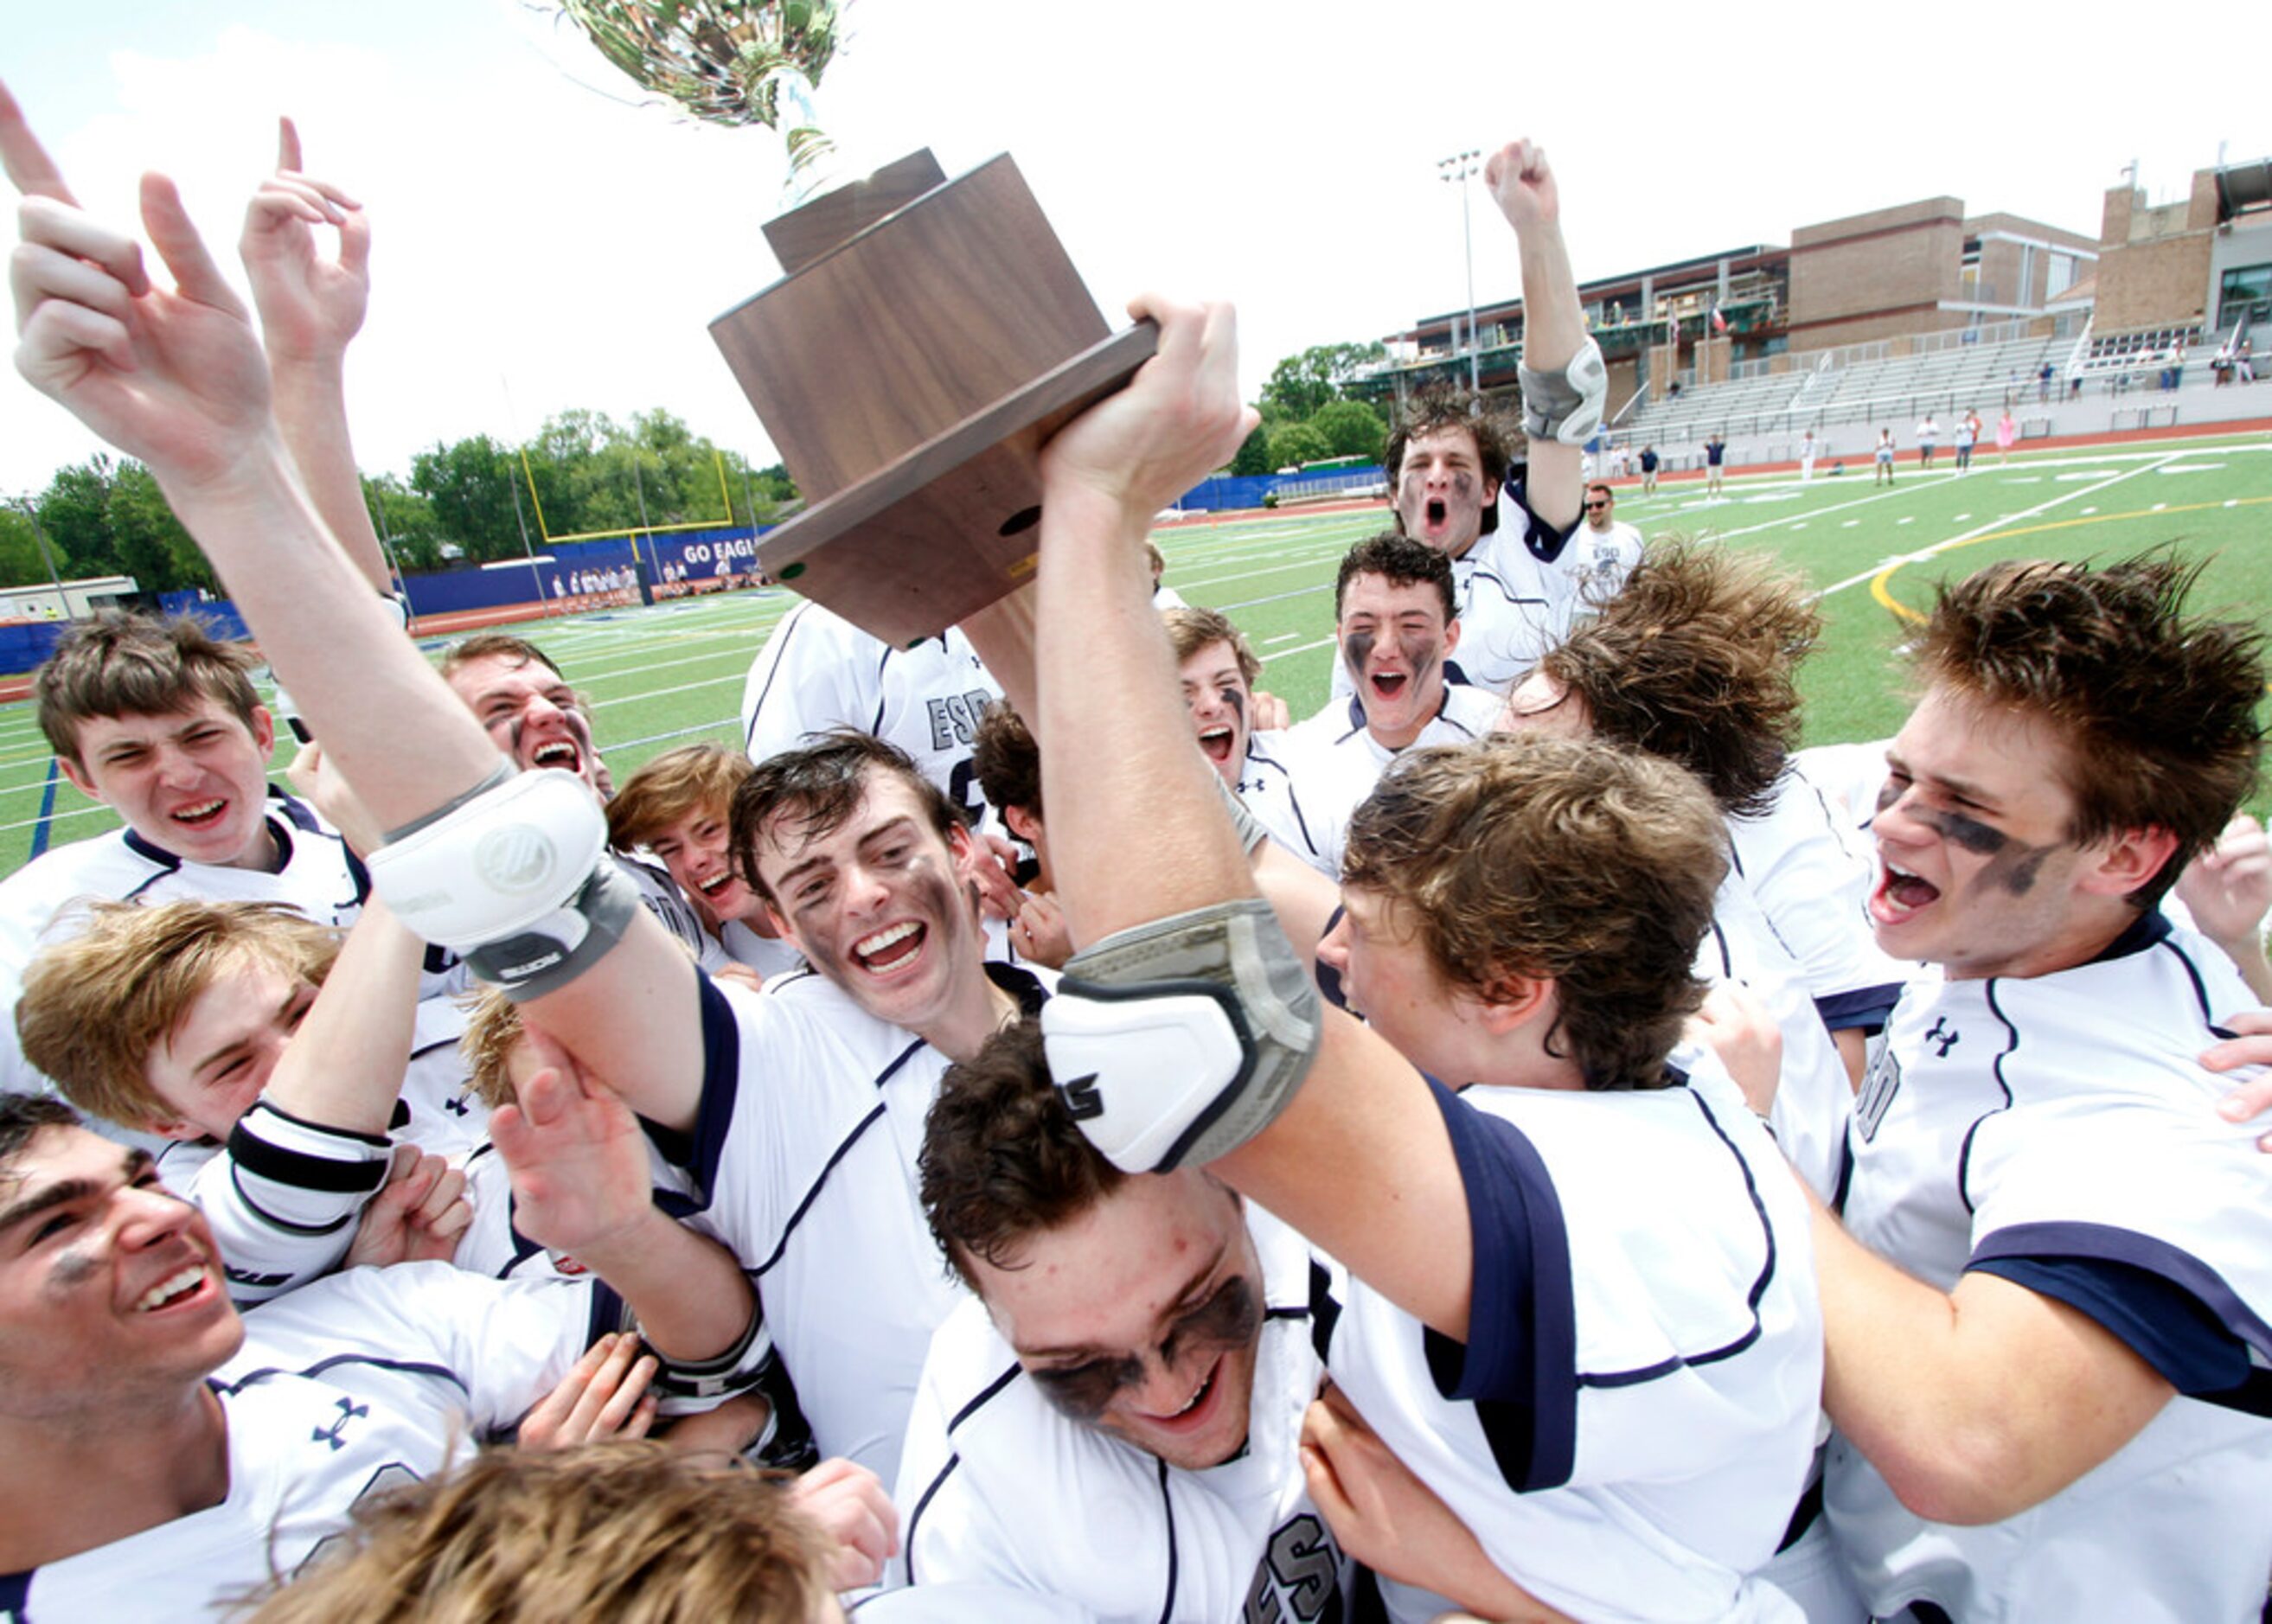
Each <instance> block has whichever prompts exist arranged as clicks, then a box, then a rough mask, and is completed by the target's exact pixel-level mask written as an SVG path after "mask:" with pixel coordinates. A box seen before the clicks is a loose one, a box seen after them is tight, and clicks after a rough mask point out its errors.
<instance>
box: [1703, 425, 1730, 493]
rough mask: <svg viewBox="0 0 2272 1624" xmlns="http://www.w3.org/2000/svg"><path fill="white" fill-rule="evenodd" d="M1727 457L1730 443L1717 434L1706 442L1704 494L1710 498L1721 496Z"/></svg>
mask: <svg viewBox="0 0 2272 1624" xmlns="http://www.w3.org/2000/svg"><path fill="white" fill-rule="evenodd" d="M1727 455H1728V443H1727V442H1726V441H1725V440H1723V439H1722V438H1721V437H1720V436H1719V435H1718V434H1717V433H1715V434H1714V435H1713V436H1712V437H1711V438H1710V439H1708V440H1707V441H1705V442H1704V494H1705V495H1708V496H1716V495H1719V494H1720V491H1721V484H1722V480H1723V477H1724V476H1723V473H1722V468H1723V464H1724V462H1725V461H1726V458H1727Z"/></svg>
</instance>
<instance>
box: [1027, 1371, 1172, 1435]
mask: <svg viewBox="0 0 2272 1624" xmlns="http://www.w3.org/2000/svg"><path fill="white" fill-rule="evenodd" d="M1028 1374H1030V1375H1031V1376H1032V1377H1033V1378H1034V1385H1035V1386H1036V1387H1038V1388H1040V1389H1042V1397H1044V1398H1046V1399H1048V1400H1049V1401H1050V1407H1051V1408H1053V1409H1055V1410H1057V1411H1058V1412H1060V1413H1061V1414H1064V1415H1066V1416H1069V1417H1071V1418H1072V1419H1074V1420H1076V1421H1095V1419H1096V1418H1097V1417H1098V1416H1100V1415H1102V1414H1103V1413H1104V1410H1105V1406H1106V1405H1107V1404H1110V1403H1111V1402H1112V1396H1113V1395H1114V1394H1115V1393H1117V1392H1118V1391H1119V1390H1120V1389H1122V1388H1124V1387H1134V1386H1136V1385H1137V1384H1138V1383H1139V1382H1142V1381H1143V1380H1144V1366H1143V1363H1142V1361H1141V1360H1133V1359H1125V1358H1124V1359H1101V1360H1095V1361H1094V1362H1093V1363H1090V1364H1087V1365H1076V1366H1074V1367H1072V1368H1071V1369H1070V1370H1035V1371H1030V1372H1028Z"/></svg>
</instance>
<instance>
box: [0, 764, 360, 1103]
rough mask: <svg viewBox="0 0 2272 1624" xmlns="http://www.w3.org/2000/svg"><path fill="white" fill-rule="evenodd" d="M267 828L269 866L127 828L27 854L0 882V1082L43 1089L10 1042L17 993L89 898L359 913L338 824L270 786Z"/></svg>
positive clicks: (323, 919)
mask: <svg viewBox="0 0 2272 1624" xmlns="http://www.w3.org/2000/svg"><path fill="white" fill-rule="evenodd" d="M267 819H268V829H269V832H270V833H271V834H272V835H273V837H274V838H275V840H276V847H277V850H278V851H279V852H280V853H282V854H283V862H282V864H281V865H280V867H279V868H278V869H277V871H276V872H275V873H274V874H269V873H265V872H264V871H263V870H261V869H258V868H224V867H221V866H220V865H218V864H213V863H193V862H185V861H183V860H182V859H181V858H178V857H176V856H175V855H174V854H173V853H171V852H168V851H163V850H161V849H160V848H159V847H157V846H153V845H151V844H150V843H149V842H148V841H146V840H145V839H144V838H142V837H141V836H139V835H138V834H136V833H135V832H134V831H132V830H131V829H115V830H113V831H110V832H109V833H108V834H103V835H97V836H95V837H94V838H93V839H92V840H75V841H73V842H72V843H71V844H70V845H69V846H56V847H55V848H54V849H52V850H50V851H49V852H47V853H43V854H42V855H41V856H39V857H36V858H34V859H33V860H32V861H30V862H28V863H26V864H25V865H24V866H23V867H22V868H19V869H18V870H16V872H15V873H13V874H11V875H9V876H8V877H7V879H6V880H4V881H0V1027H4V1028H5V1034H4V1037H0V1088H6V1089H9V1090H12V1091H19V1092H30V1093H40V1092H43V1091H44V1092H52V1091H53V1090H52V1089H51V1087H50V1085H49V1083H48V1081H47V1079H46V1078H45V1077H43V1076H41V1075H40V1074H39V1073H38V1072H36V1071H34V1070H33V1069H32V1067H31V1063H30V1062H27V1061H26V1060H25V1058H24V1054H23V1051H22V1050H21V1049H20V1048H19V1047H17V1044H16V1019H15V1011H16V1001H17V1000H18V999H19V998H20V997H21V996H22V995H23V991H24V972H25V971H26V969H28V968H29V967H30V965H31V962H32V960H33V958H34V957H35V956H36V955H37V954H38V952H39V950H40V949H41V948H42V947H43V946H45V945H47V943H48V942H52V941H62V940H67V939H68V938H70V937H71V936H74V935H78V934H79V932H80V931H82V930H84V929H85V928H86V912H85V907H84V905H85V904H87V903H91V902H143V903H152V904H155V903H161V902H176V901H179V900H181V899H183V898H196V899H198V901H201V902H275V903H282V904H284V905H286V906H288V907H289V908H291V909H293V910H294V911H295V912H296V913H304V914H306V915H307V916H308V917H309V918H310V919H311V920H315V921H316V922H317V923H318V924H319V925H338V926H341V927H345V926H348V925H351V924H353V923H354V922H355V916H356V915H357V914H359V913H362V903H363V898H365V897H366V896H368V895H369V894H370V875H368V874H366V873H365V872H364V871H363V866H362V861H361V860H359V859H357V858H356V856H355V853H352V852H350V851H349V850H348V844H347V842H346V841H345V840H344V839H342V838H340V834H339V831H337V830H335V829H333V828H332V827H331V826H330V825H329V824H327V823H325V822H324V821H323V820H322V819H321V818H319V817H318V816H316V814H315V812H314V810H313V809H312V808H310V807H308V806H306V805H304V804H303V803H302V802H300V801H295V800H294V799H293V798H292V797H291V796H289V795H286V794H283V793H280V792H278V791H276V790H274V789H272V790H270V792H269V799H268V810H267Z"/></svg>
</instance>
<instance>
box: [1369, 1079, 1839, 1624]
mask: <svg viewBox="0 0 2272 1624" xmlns="http://www.w3.org/2000/svg"><path fill="white" fill-rule="evenodd" d="M1681 1069H1683V1070H1685V1084H1675V1085H1673V1086H1670V1087H1666V1088H1662V1089H1654V1090H1648V1091H1610V1092H1575V1091H1562V1090H1551V1089H1524V1088H1471V1089H1469V1090H1467V1091H1465V1092H1464V1093H1463V1094H1460V1095H1456V1096H1455V1095H1454V1094H1453V1093H1452V1092H1451V1091H1449V1090H1448V1089H1445V1088H1443V1087H1441V1086H1440V1085H1432V1086H1434V1091H1435V1095H1436V1100H1437V1104H1438V1106H1439V1108H1441V1110H1442V1111H1443V1113H1444V1119H1445V1122H1446V1127H1447V1128H1448V1129H1450V1131H1451V1136H1452V1144H1453V1149H1454V1152H1455V1153H1456V1154H1457V1156H1458V1158H1459V1165H1460V1177H1461V1181H1462V1183H1463V1184H1464V1185H1465V1187H1466V1189H1467V1196H1468V1206H1469V1220H1470V1224H1471V1226H1472V1231H1473V1234H1474V1245H1475V1290H1474V1307H1473V1309H1472V1311H1471V1317H1470V1320H1469V1335H1468V1341H1467V1343H1466V1344H1465V1345H1464V1346H1463V1345H1461V1344H1459V1343H1456V1342H1454V1341H1453V1340H1451V1339H1450V1338H1449V1337H1444V1336H1440V1335H1439V1334H1438V1333H1436V1332H1435V1331H1432V1330H1429V1329H1428V1328H1427V1327H1425V1326H1424V1325H1423V1324H1422V1323H1421V1322H1419V1321H1418V1320H1416V1319H1415V1318H1414V1317H1413V1316H1412V1315H1409V1314H1407V1313H1405V1312H1404V1311H1403V1310H1402V1309H1401V1308H1399V1307H1396V1306H1395V1305H1394V1304H1393V1303H1391V1302H1390V1301H1389V1300H1387V1299H1386V1298H1385V1297H1383V1296H1381V1295H1380V1294H1379V1293H1378V1292H1373V1291H1371V1290H1370V1289H1369V1288H1367V1287H1366V1286H1365V1285H1364V1284H1363V1283H1362V1282H1357V1281H1352V1282H1351V1284H1350V1286H1349V1299H1348V1301H1347V1304H1346V1307H1345V1308H1344V1310H1343V1312H1342V1314H1341V1315H1339V1317H1338V1320H1337V1322H1335V1324H1334V1326H1333V1327H1332V1328H1331V1332H1330V1337H1329V1340H1328V1342H1327V1352H1326V1362H1327V1367H1328V1369H1329V1370H1330V1371H1331V1372H1332V1374H1333V1379H1334V1382H1336V1383H1338V1384H1339V1385H1340V1386H1341V1388H1342V1390H1343V1391H1344V1392H1346V1393H1347V1394H1348V1395H1349V1399H1350V1401H1351V1402H1352V1403H1354V1404H1356V1408H1357V1410H1358V1412H1360V1413H1362V1414H1363V1415H1364V1418H1365V1419H1366V1420H1368V1421H1369V1422H1371V1424H1372V1426H1373V1427H1374V1429H1375V1430H1376V1431H1377V1432H1379V1434H1380V1436H1381V1438H1382V1440H1383V1441H1385V1442H1386V1443H1387V1445H1388V1446H1389V1447H1390V1448H1391V1449H1394V1451H1395V1453H1396V1455H1397V1456H1398V1457H1399V1458H1401V1460H1402V1461H1403V1462H1404V1464H1406V1465H1408V1466H1409V1467H1410V1468H1411V1469H1412V1470H1413V1471H1414V1472H1415V1473H1416V1474H1417V1475H1418V1476H1419V1478H1420V1479H1421V1480H1422V1481H1423V1482H1424V1483H1426V1484H1427V1485H1428V1486H1429V1487H1431V1488H1432V1489H1433V1490H1435V1492H1436V1493H1437V1494H1438V1495H1439V1496H1440V1497H1441V1498H1442V1499H1443V1500H1444V1501H1445V1502H1446V1504H1447V1505H1449V1506H1450V1507H1451V1509H1453V1510H1454V1512H1455V1513H1457V1514H1458V1516H1459V1517H1460V1520H1461V1521H1462V1522H1463V1523H1466V1524H1467V1525H1468V1527H1469V1529H1470V1530H1471V1531H1473V1532H1474V1533H1475V1535H1476V1538H1477V1539H1479V1540H1480V1541H1481V1542H1482V1544H1483V1546H1484V1551H1485V1552H1486V1553H1488V1554H1489V1555H1490V1557H1491V1561H1493V1562H1495V1563H1497V1564H1498V1567H1499V1568H1500V1570H1501V1571H1502V1572H1504V1573H1506V1575H1507V1576H1508V1577H1510V1578H1512V1579H1513V1580H1514V1581H1515V1582H1516V1583H1520V1584H1521V1585H1523V1586H1525V1587H1526V1588H1527V1589H1528V1590H1530V1591H1531V1592H1532V1593H1533V1594H1535V1595H1536V1596H1537V1597H1538V1598H1539V1599H1540V1600H1542V1601H1544V1602H1546V1603H1548V1604H1549V1605H1552V1606H1555V1607H1558V1608H1560V1609H1562V1610H1563V1611H1564V1612H1566V1613H1573V1614H1574V1615H1576V1616H1577V1617H1580V1618H1583V1619H1588V1620H1655V1621H1657V1624H1665V1621H1668V1620H1696V1624H1705V1621H1707V1620H1714V1621H1717V1620H1731V1619H1742V1620H1763V1619H1775V1620H1796V1619H1797V1617H1798V1613H1797V1608H1796V1607H1795V1606H1794V1605H1792V1604H1791V1603H1790V1601H1789V1600H1788V1599H1787V1598H1784V1597H1783V1596H1782V1594H1781V1593H1780V1592H1779V1591H1777V1590H1775V1588H1774V1587H1773V1586H1772V1585H1768V1584H1766V1583H1762V1582H1760V1581H1759V1580H1757V1579H1755V1578H1752V1577H1749V1575H1751V1574H1752V1573H1753V1570H1754V1569H1756V1568H1759V1567H1760V1564H1762V1563H1764V1562H1765V1561H1768V1558H1769V1557H1770V1556H1772V1555H1773V1554H1774V1553H1775V1546H1776V1545H1777V1543H1778V1542H1779V1541H1780V1539H1781V1538H1782V1533H1783V1531H1784V1529H1785V1528H1786V1527H1787V1526H1788V1524H1789V1523H1790V1515H1791V1509H1792V1507H1793V1506H1794V1505H1795V1504H1796V1503H1797V1500H1798V1497H1799V1494H1800V1492H1801V1491H1802V1489H1804V1487H1805V1483H1806V1476H1807V1469H1808V1465H1809V1463H1810V1461H1811V1460H1812V1456H1813V1453H1814V1435H1815V1416H1816V1413H1817V1411H1818V1408H1819V1405H1820V1395H1821V1388H1822V1318H1821V1312H1820V1304H1819V1302H1818V1300H1817V1297H1816V1293H1815V1286H1814V1269H1813V1248H1812V1245H1811V1243H1810V1234H1809V1229H1808V1216H1807V1209H1806V1205H1805V1198H1804V1196H1802V1195H1801V1193H1800V1191H1799V1189H1798V1188H1797V1185H1796V1184H1794V1183H1793V1182H1792V1181H1791V1177H1790V1171H1789V1169H1788V1168H1787V1167H1786V1166H1784V1165H1783V1160H1782V1154H1781V1152H1779V1151H1777V1150H1776V1149H1775V1144H1774V1142H1773V1141H1772V1140H1770V1139H1769V1138H1768V1134H1767V1131H1766V1129H1765V1127H1764V1126H1763V1125H1762V1124H1761V1123H1760V1120H1759V1119H1758V1118H1757V1117H1755V1116H1753V1114H1752V1113H1751V1112H1750V1110H1749V1109H1748V1108H1747V1107H1746V1106H1745V1105H1744V1102H1743V1099H1742V1098H1741V1096H1740V1095H1738V1093H1737V1091H1736V1088H1735V1084H1733V1083H1732V1082H1730V1080H1729V1078H1728V1076H1727V1075H1726V1074H1725V1073H1724V1072H1723V1071H1721V1070H1720V1069H1719V1068H1718V1065H1717V1063H1716V1062H1713V1061H1712V1060H1711V1059H1710V1058H1709V1057H1708V1056H1706V1055H1703V1054H1698V1053H1693V1052H1687V1051H1684V1052H1683V1054H1682V1055H1681ZM1381 1589H1382V1592H1383V1595H1384V1598H1385V1599H1386V1601H1387V1603H1388V1606H1389V1612H1390V1613H1391V1615H1392V1616H1394V1618H1396V1619H1397V1620H1400V1624H1424V1621H1425V1620H1429V1619H1431V1618H1433V1617H1435V1616H1436V1614H1437V1613H1439V1612H1442V1611H1445V1610H1446V1607H1447V1605H1448V1604H1446V1602H1444V1601H1443V1600H1441V1599H1440V1598H1434V1597H1429V1596H1424V1595H1423V1594H1421V1593H1420V1592H1417V1591H1415V1590H1410V1589H1408V1588H1407V1587H1404V1586H1401V1585H1397V1584H1393V1583H1386V1582H1384V1583H1383V1584H1382V1586H1381Z"/></svg>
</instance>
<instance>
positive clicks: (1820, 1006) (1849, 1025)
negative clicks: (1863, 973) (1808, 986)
mask: <svg viewBox="0 0 2272 1624" xmlns="http://www.w3.org/2000/svg"><path fill="white" fill-rule="evenodd" d="M1901 1001H1902V983H1901V982H1899V981H1886V982H1881V983H1880V985H1878V986H1876V987H1855V988H1853V989H1852V990H1850V991H1849V992H1843V993H1830V994H1827V995H1824V996H1822V997H1820V998H1818V999H1816V1000H1815V1001H1814V1009H1815V1013H1816V1014H1818V1015H1820V1017H1822V1024H1824V1025H1825V1026H1827V1027H1828V1028H1829V1029H1830V1030H1831V1031H1833V1032H1850V1031H1854V1030H1857V1029H1858V1030H1860V1031H1864V1032H1876V1031H1878V1030H1879V1029H1880V1028H1881V1027H1883V1026H1884V1025H1885V1024H1886V1017H1888V1016H1890V1015H1891V1014H1893V1012H1894V1006H1895V1004H1897V1003H1899V1002H1901Z"/></svg>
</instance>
